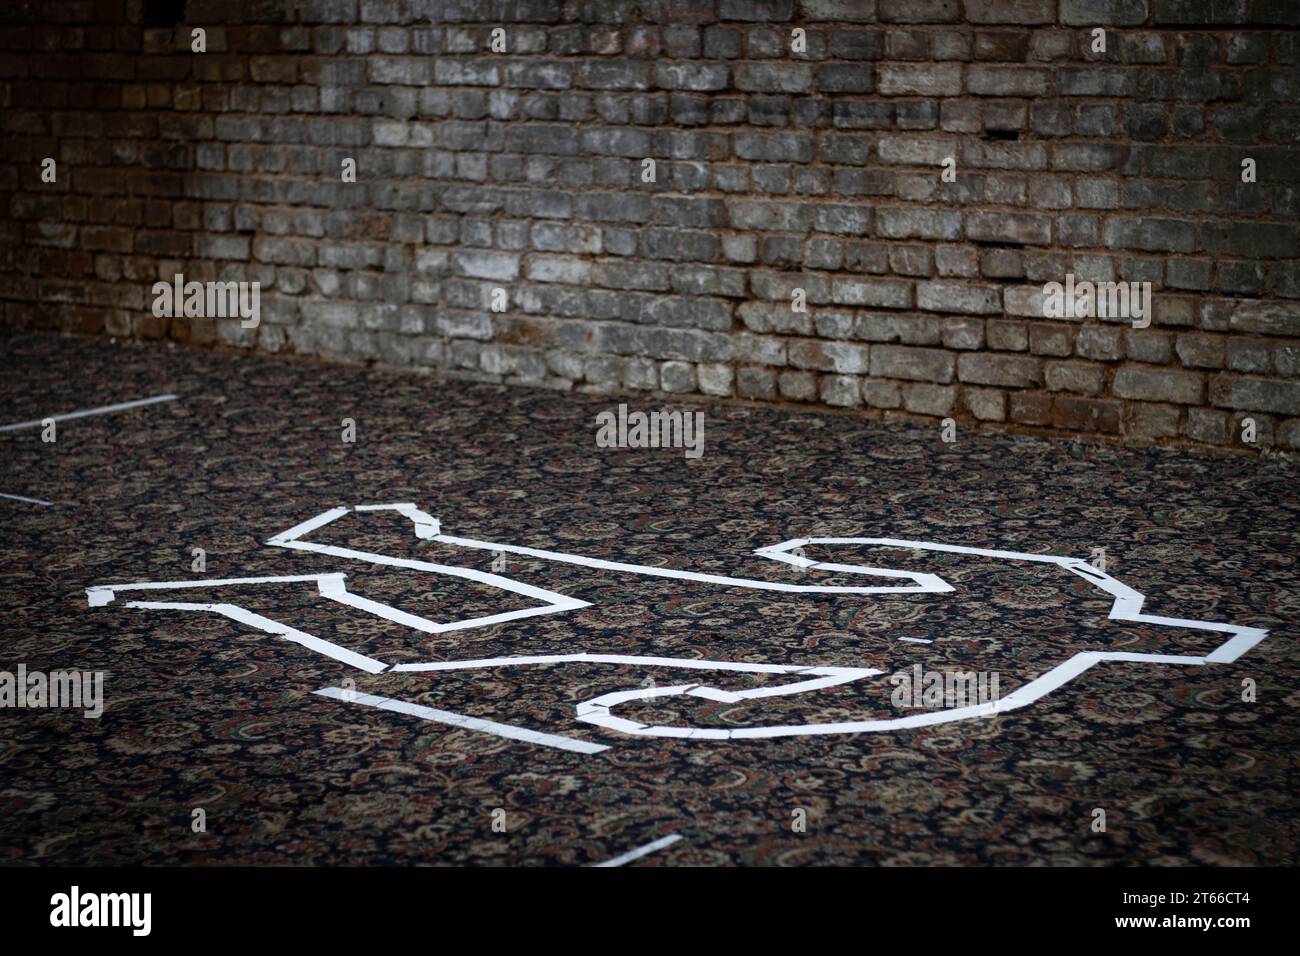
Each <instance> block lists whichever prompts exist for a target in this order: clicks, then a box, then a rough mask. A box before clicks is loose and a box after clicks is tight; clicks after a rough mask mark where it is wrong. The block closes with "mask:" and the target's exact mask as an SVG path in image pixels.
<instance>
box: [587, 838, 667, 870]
mask: <svg viewBox="0 0 1300 956" xmlns="http://www.w3.org/2000/svg"><path fill="white" fill-rule="evenodd" d="M680 839H681V835H680V834H677V833H674V834H672V835H670V836H666V837H663V838H662V839H659V840H655V841H654V842H653V843H647V844H646V845H645V846H639V847H637V848H636V849H635V850H628V851H627V852H626V853H624V854H623V855H622V856H616V857H614V859H612V860H606V861H605V862H604V863H593V864H592V866H597V867H599V866H622V865H623V864H624V863H631V862H632V861H633V860H639V859H641V857H643V856H646V855H647V854H650V853H653V852H654V851H655V850H662V849H663V848H664V847H666V846H672V845H673V844H674V843H676V842H677V841H678V840H680Z"/></svg>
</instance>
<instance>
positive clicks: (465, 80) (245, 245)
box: [0, 0, 1300, 448]
mask: <svg viewBox="0 0 1300 956" xmlns="http://www.w3.org/2000/svg"><path fill="white" fill-rule="evenodd" d="M181 10H184V12H185V20H184V21H183V22H181V21H180V20H179V19H178V18H179V16H180V12H179V11H181ZM169 15H170V16H173V17H175V18H177V19H175V20H174V22H171V21H168V19H167V18H168V16H169ZM145 16H148V17H149V20H148V22H145V21H144V20H143V19H142V18H143V17H145ZM0 23H2V24H3V30H2V31H0V37H2V39H0V131H2V132H3V136H4V142H5V156H4V159H3V162H0V203H2V204H3V207H4V210H5V214H4V216H3V217H2V218H0V320H2V321H3V322H4V323H5V324H7V325H11V326H21V327H39V328H51V329H59V330H64V331H69V332H77V333H92V334H94V333H99V334H107V335H115V336H131V337H139V338H171V339H174V340H177V341H184V342H188V343H192V344H194V345H199V346H203V345H221V346H224V347H229V348H238V349H245V350H250V351H262V352H285V353H304V354H314V355H322V356H328V357H330V358H334V359H342V360H353V361H380V362H385V363H389V364H399V365H401V364H404V365H417V366H430V367H435V368H438V369H441V370H443V371H445V372H447V373H448V374H451V375H453V376H456V377H461V378H468V379H478V380H493V381H504V382H517V383H531V384H538V385H547V386H550V387H558V388H574V389H581V390H587V391H593V392H613V391H618V390H631V391H642V392H646V391H654V392H665V393H670V394H673V395H690V394H697V395H706V396H735V397H740V398H745V399H752V400H760V401H787V402H807V403H820V404H826V405H832V406H836V407H842V408H858V409H865V411H859V414H872V415H881V414H890V415H894V414H910V415H917V416H927V417H931V418H942V417H948V416H954V417H957V418H959V419H962V420H964V421H967V422H970V423H978V422H1009V423H1011V424H1012V425H1014V426H1018V427H1026V428H1046V429H1061V430H1068V431H1070V432H1087V433H1097V434H1114V435H1120V436H1122V437H1124V438H1125V439H1128V440H1132V441H1143V442H1165V441H1190V442H1196V443H1204V444H1213V445H1223V446H1231V447H1241V442H1240V434H1241V430H1242V422H1243V420H1244V419H1246V418H1250V419H1252V421H1254V422H1255V425H1256V427H1257V429H1258V431H1259V434H1260V435H1261V443H1260V447H1263V446H1264V445H1269V444H1271V445H1278V446H1281V447H1286V448H1295V447H1297V446H1298V445H1300V228H1297V223H1298V222H1300V4H1295V3H1289V2H1283V0H1213V2H1211V0H854V2H849V0H698V2H692V3H658V2H656V3H648V4H647V3H635V2H633V0H608V2H603V3H600V4H591V3H568V4H565V3H558V2H556V3H496V4H473V3H465V2H461V0H420V2H418V3H405V2H403V3H398V2H392V3H389V2H369V0H365V2H357V0H300V2H295V3H275V2H267V3H257V4H238V3H225V2H216V0H212V2H202V3H200V2H197V0H196V2H191V3H190V4H188V5H184V4H167V3H128V4H120V3H103V4H92V3H52V4H34V3H28V4H11V5H7V6H6V7H5V8H4V10H3V11H0ZM1096 26H1099V27H1102V28H1103V29H1104V31H1105V37H1106V41H1107V48H1106V50H1105V51H1104V52H1098V51H1094V50H1093V49H1092V41H1093V32H1092V28H1093V27H1096ZM195 27H203V28H204V29H205V30H206V31H207V52H204V53H194V52H191V49H190V39H191V38H190V30H191V29H193V28H195ZM497 28H500V29H501V30H503V31H504V35H505V42H506V49H505V51H504V52H495V51H493V50H492V49H491V47H490V43H491V33H492V31H493V30H494V29H497ZM794 30H801V31H803V33H802V37H803V40H804V41H805V44H806V45H805V47H803V48H802V49H801V50H799V51H797V52H796V51H795V50H793V49H792V46H791V39H792V31H794ZM46 157H50V158H53V159H55V160H57V179H56V180H55V181H54V182H47V181H44V180H43V179H42V176H41V168H42V167H41V164H42V160H44V159H45V158H46ZM345 160H352V161H354V162H355V165H356V182H343V181H342V179H341V176H340V172H341V168H342V164H343V163H344V161H345ZM646 160H653V167H654V168H653V175H650V174H649V173H648V172H647V166H648V165H649V164H647V163H646V162H645V161H646ZM1245 160H1251V161H1253V163H1254V165H1255V173H1256V175H1255V181H1253V182H1244V181H1243V179H1242V165H1243V161H1245ZM945 167H948V168H949V169H950V171H951V172H952V173H955V177H954V176H951V175H950V176H944V175H943V173H944V170H945ZM177 272H183V273H184V274H185V276H186V277H187V278H188V279H198V280H201V281H204V280H209V279H220V280H224V281H250V282H251V281H256V282H259V283H261V287H262V322H261V325H260V326H259V327H258V328H256V329H244V328H241V327H240V325H239V323H238V321H237V320H226V319H214V318H208V317H202V316H189V317H186V316H176V317H172V318H168V317H157V316H154V315H153V314H152V312H151V308H150V305H151V301H152V294H151V291H150V290H151V286H152V284H153V283H154V282H155V281H157V280H158V279H159V278H164V279H170V278H171V277H172V276H173V275H174V274H175V273H177ZM1067 275H1073V276H1074V277H1075V279H1076V280H1078V281H1084V280H1088V281H1092V282H1109V281H1122V282H1149V283H1150V284H1151V287H1152V292H1153V306H1154V308H1153V311H1154V316H1153V317H1148V318H1150V319H1151V322H1150V325H1149V327H1140V328H1133V327H1131V322H1130V320H1129V319H1128V318H1126V317H1122V316H1115V315H1105V316H1100V317H1094V316H1093V315H1083V316H1072V315H1065V316H1059V317H1053V316H1051V315H1048V314H1046V313H1045V311H1044V309H1045V303H1046V302H1047V295H1046V289H1045V285H1046V284H1047V283H1051V282H1064V281H1065V280H1066V276H1067ZM502 295H503V296H504V311H497V310H494V309H493V300H494V297H500V296H502ZM1143 324H1145V323H1143Z"/></svg>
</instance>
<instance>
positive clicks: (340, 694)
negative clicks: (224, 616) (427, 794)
mask: <svg viewBox="0 0 1300 956" xmlns="http://www.w3.org/2000/svg"><path fill="white" fill-rule="evenodd" d="M312 693H314V694H319V695H320V696H321V697H328V698H330V699H331V700H340V701H343V702H344V703H345V704H362V705H364V706H366V707H377V708H378V709H380V710H391V711H393V712H394V713H397V714H409V715H410V716H412V717H419V718H420V719H421V720H431V721H433V722H434V723H437V724H449V725H451V726H452V727H462V728H464V729H465V730H478V731H482V732H483V733H485V734H492V735H493V736H496V737H506V738H509V739H510V740H521V741H523V742H524V743H529V744H537V745H538V746H541V747H554V748H555V749H556V750H570V751H573V752H574V753H580V754H598V753H600V752H601V751H602V750H608V749H609V748H608V747H607V746H605V745H604V744H593V743H590V742H589V741H586V740H578V739H577V738H576V737H562V736H560V735H559V734H544V733H541V732H540V731H536V730H528V729H527V728H525V727H515V726H512V725H510V724H499V723H497V722H496V721H495V720H483V719H482V718H480V717H469V716H467V715H465V714H453V713H452V712H451V711H449V710H435V709H434V708H432V707H425V706H424V705H423V704H412V703H410V702H409V701H404V700H393V699H392V698H391V697H376V696H375V695H374V694H361V693H358V692H357V691H349V690H345V689H344V688H342V687H322V688H321V689H320V690H317V691H313V692H312Z"/></svg>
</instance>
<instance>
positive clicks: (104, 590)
mask: <svg viewBox="0 0 1300 956" xmlns="http://www.w3.org/2000/svg"><path fill="white" fill-rule="evenodd" d="M354 510H355V511H357V512H365V511H396V512H398V513H400V514H402V515H404V516H405V517H407V518H409V519H410V520H411V522H412V524H413V525H414V531H415V536H416V537H417V538H420V539H422V540H428V541H437V542H440V543H443V544H449V545H455V546H457V547H463V548H474V549H479V550H484V551H491V552H494V553H497V552H510V553H512V554H519V555H525V556H528V557H533V558H539V559H542V560H546V561H557V562H561V563H566V564H577V565H581V566H583V567H588V568H599V569H603V570H609V571H617V572H623V573H628V574H639V575H647V576H653V577H666V578H675V579H677V580H683V581H696V582H701V583H707V584H716V585H721V586H724V587H739V588H747V589H754V590H764V591H781V592H793V593H804V594H810V593H812V594H913V593H929V594H943V593H947V592H950V591H952V590H953V588H952V586H951V585H949V584H948V583H947V582H945V581H944V580H943V579H942V578H940V577H938V576H937V575H933V574H924V573H917V572H911V571H899V570H894V569H890V568H875V567H867V566H863V565H852V564H833V563H828V562H820V561H811V560H809V559H807V558H805V557H803V556H802V554H801V553H798V552H801V551H802V549H803V548H804V547H807V546H808V545H838V544H852V545H876V546H881V547H892V548H905V549H912V550H921V551H941V552H948V553H953V554H969V555H978V556H982V557H989V558H996V559H999V560H1005V561H1034V562H1039V563H1046V564H1055V565H1058V566H1059V567H1061V568H1064V569H1065V570H1066V571H1069V572H1070V573H1071V574H1076V575H1078V576H1079V577H1082V578H1083V579H1084V580H1086V581H1087V582H1088V583H1089V584H1092V585H1094V586H1096V587H1098V588H1100V589H1101V590H1103V591H1105V592H1106V593H1107V594H1109V595H1111V597H1112V598H1113V599H1114V600H1113V603H1112V605H1111V609H1110V614H1109V617H1110V619H1111V620H1115V621H1130V622H1134V623H1141V624H1154V625H1159V626H1162V627H1178V628H1188V629H1192V630H1200V631H1213V632H1217V633H1222V634H1227V635H1229V638H1228V639H1227V640H1226V641H1225V642H1224V643H1222V644H1221V645H1219V646H1218V647H1217V648H1215V649H1214V650H1213V651H1212V652H1210V653H1209V654H1206V655H1204V656H1195V655H1179V654H1141V653H1133V652H1127V651H1082V652H1080V653H1078V654H1075V655H1074V656H1073V657H1071V658H1070V659H1068V660H1067V661H1065V662H1064V663H1061V664H1058V665H1057V666H1056V667H1053V668H1052V669H1051V670H1048V671H1047V672H1045V673H1043V674H1042V675H1040V676H1039V677H1037V678H1035V679H1033V680H1031V681H1029V682H1028V683H1026V684H1024V685H1022V686H1021V687H1019V688H1017V689H1016V690H1014V691H1012V692H1011V693H1010V694H1007V695H1006V696H1005V697H1001V698H999V699H998V700H995V701H989V702H987V703H981V704H973V705H970V706H965V707H953V708H949V709H947V710H936V711H925V712H922V713H916V714H910V715H908V716H905V717H894V718H883V719H874V720H855V721H841V722H837V723H820V724H792V725H781V726H754V727H737V728H728V729H720V728H704V727H670V726H652V725H648V724H643V723H640V722H638V721H633V720H627V719H624V718H621V717H617V716H615V715H614V714H613V713H612V712H611V711H612V709H613V708H615V707H617V706H619V705H620V704H627V703H629V702H631V701H636V700H649V699H652V698H658V697H672V696H679V695H685V696H691V697H699V698H704V699H707V700H713V701H719V702H723V703H740V702H742V701H746V700H761V699H763V698H766V697H775V696H782V695H787V694H798V693H806V692H809V691H814V690H820V689H823V688H826V687H831V686H835V685H837V684H844V683H849V682H852V681H856V680H861V679H863V678H866V677H874V676H878V675H880V674H882V673H884V672H883V671H880V670H877V669H874V668H860V667H815V666H804V665H783V664H746V663H738V662H731V661H707V660H694V659H690V658H673V657H648V656H640V655H625V654H592V653H586V652H583V653H577V654H547V655H534V656H514V657H491V658H482V659H478V660H467V661H433V662H426V663H407V664H397V665H391V666H390V665H388V664H385V663H383V662H381V661H378V660H375V659H374V658H371V657H367V656H365V655H363V654H358V653H356V652H354V651H350V650H348V649H346V648H343V647H340V646H339V645H337V644H334V643H332V642H330V641H326V640H323V639H321V638H318V637H314V636H312V635H310V634H307V633H304V632H302V631H299V630H296V629H294V628H292V627H288V626H287V625H284V624H281V623H279V622H277V621H273V620H271V619H269V618H266V617H263V616H261V615H259V614H255V613H253V612H252V611H249V610H246V609H245V608H242V607H239V606H238V605H234V604H226V603H217V604H201V603H185V602H173V601H148V600H131V601H127V602H126V603H125V606H126V607H130V608H147V609H162V610H184V611H207V612H211V613H216V614H221V615H224V616H225V617H228V618H231V619H232V620H235V621H238V622H240V623H242V624H245V625H248V626H249V627H253V628H256V629H258V630H261V631H264V632H266V633H268V634H275V635H277V636H279V637H282V638H284V639H286V640H289V641H293V642H294V643H297V644H301V645H302V646H304V647H308V648H310V649H311V650H314V651H317V652H319V653H321V654H324V655H326V656H328V657H331V658H333V659H335V660H337V661H340V662H342V663H345V664H348V665H349V666H352V667H356V668H358V669H360V670H363V671H366V672H367V673H372V674H378V673H381V672H385V671H389V672H442V671H451V670H473V669H483V668H494V667H521V666H533V665H540V664H561V663H570V662H591V663H608V664H638V665H644V666H658V667H670V668H683V669H691V670H712V671H730V672H740V673H768V674H789V675H793V676H799V677H802V678H804V679H803V680H799V681H796V682H794V683H789V684H782V685H778V686H773V687H764V688H759V689H755V690H746V691H735V692H733V691H726V690H720V689H718V688H715V687H709V686H705V685H701V684H677V685H673V686H669V687H650V688H638V689H634V690H624V691H617V692H615V693H610V694H604V695H601V696H599V697H595V698H593V699H591V700H588V701H584V702H582V703H580V704H578V706H577V709H576V714H575V716H576V717H577V719H578V720H580V721H583V722H585V723H588V724H593V725H595V726H598V727H603V728H606V729H608V730H614V731H618V732H620V733H624V734H631V735H634V736H647V737H677V738H683V739H692V740H744V739H753V738H764V737H790V736H811V735H819V734H855V733H879V732H885V731H893V730H905V729H909V728H914V727H925V726H931V725H934V724H943V723H950V722H953V721H958V720H971V719H975V718H982V717H993V716H996V715H998V714H1002V713H1006V712H1008V711H1012V710H1017V709H1019V708H1021V707H1024V706H1026V705H1028V704H1031V703H1033V702H1034V701H1036V700H1040V699H1041V698H1043V697H1045V696H1046V695H1047V694H1049V693H1051V692H1052V691H1054V690H1056V689H1057V688H1059V687H1061V686H1062V685H1064V684H1066V683H1068V682H1069V681H1071V680H1073V679H1074V678H1075V677H1078V676H1079V675H1080V674H1082V673H1083V672H1084V671H1086V670H1088V669H1089V668H1091V667H1092V666H1093V665H1095V664H1098V663H1101V662H1102V661H1127V662H1145V663H1155V664H1183V665H1204V664H1226V663H1231V662H1232V661H1235V660H1237V658H1239V657H1241V655H1242V654H1244V653H1246V652H1247V651H1248V650H1250V649H1251V648H1252V647H1254V646H1255V645H1256V644H1258V643H1259V642H1260V641H1261V640H1263V639H1264V638H1265V637H1266V636H1267V635H1268V631H1267V630H1263V629H1260V628H1253V627H1242V626H1240V625H1236V624H1226V623H1217V622H1212V621H1195V620H1188V619H1185V618H1174V617H1163V616H1159V615H1151V614H1143V613H1142V605H1143V603H1144V602H1145V597H1144V596H1143V595H1142V594H1141V593H1139V592H1138V591H1135V590H1133V589H1132V588H1130V587H1129V586H1128V585H1126V584H1123V583H1122V582H1120V581H1117V580H1116V579H1115V578H1113V577H1111V576H1110V575H1109V574H1106V573H1105V572H1104V571H1100V570H1098V569H1097V568H1095V567H1093V566H1092V565H1090V564H1088V563H1087V562H1086V561H1084V560H1083V559H1081V558H1070V557H1058V556H1055V555H1044V554H1028V553H1025V552H1019V551H1000V550H994V549H989V548H970V547H965V546H962V545H950V544H935V543H932V542H928V541H912V540H906V539H898V538H826V537H813V538H793V539H791V540H789V541H783V542H781V543H780V544H774V545H770V546H768V547H765V548H758V549H756V550H755V551H754V554H755V555H757V556H759V557H763V558H770V559H772V560H774V561H781V562H784V563H786V564H790V565H793V566H794V567H797V568H800V569H803V570H819V571H830V572H837V573H842V574H864V575H873V576H877V577H885V578H893V579H906V580H908V581H910V583H909V584H906V585H902V584H900V585H877V586H861V587H853V586H844V585H816V584H788V583H785V582H779V581H761V580H757V579H753V578H735V577H729V576H725V575H717V574H702V573H699V572H695V571H681V570H677V569H674V568H657V567H652V566H649V565H643V564H624V563H621V562H617V561H606V560H603V559H601V558H590V557H586V556H584V555H578V554H568V553H566V552H562V551H547V550H542V549H538V548H526V547H520V546H517V545H509V544H500V543H496V542H490V541H480V540H478V539H475V538H461V537H456V536H453V535H444V534H442V530H441V525H440V523H439V521H438V519H437V518H435V517H433V516H432V515H430V514H428V513H427V512H425V511H423V510H421V509H420V508H417V507H416V506H415V505H413V504H410V503H405V502H403V503H394V504H374V505H357V506H356V507H355V508H354V509H351V508H347V507H338V508H333V509H331V510H329V511H326V512H323V513H321V514H319V515H317V516H316V517H314V518H311V519H309V520H307V521H304V522H302V523H301V524H299V525H296V526H295V527H293V528H290V529H289V530H288V531H284V532H282V533H280V534H278V535H276V536H275V537H273V538H271V539H270V540H269V541H267V544H268V545H272V546H274V547H281V548H292V549H295V550H299V551H309V552H313V553H316V554H324V555H328V556H330V557H335V558H344V559H348V560H356V561H365V562H368V563H370V564H379V565H386V566H388V567H397V568H406V569H409V570H415V571H426V572H429V573H432V574H445V575H449V576H452V577H458V578H464V579H466V580H471V581H476V582H478V583H481V584H486V585H489V586H492V587H497V588H500V589H502V590H504V591H509V592H512V593H515V594H520V595H524V596H526V597H530V598H533V599H535V600H537V601H539V602H541V603H540V604H539V606H537V607H532V608H525V609H522V610H517V611H508V612H504V613H501V614H492V615H488V616H485V617H477V618H470V619H466V620H462V621H453V622H450V623H439V622H436V621H431V620H429V619H427V618H423V617H420V616H418V615H414V614H409V613H407V612H405V611H402V610H399V609H397V608H394V607H391V606H389V605H387V604H382V603H379V602H376V601H371V600H369V599H367V598H363V597H360V596H358V595H355V594H351V593H349V592H348V590H347V586H346V584H345V582H344V578H345V575H344V574H343V573H342V572H337V571H331V572H323V573H319V574H305V575H290V576H281V577H254V578H225V579H216V580H213V579H207V580H195V581H170V582H145V583H140V584H104V585H95V586H93V587H89V588H87V589H86V595H87V599H88V602H89V604H90V605H91V606H92V607H100V606H104V605H107V604H110V603H112V602H113V601H114V600H116V598H117V596H118V593H119V592H124V591H154V590H177V589H184V588H208V587H221V586H225V585H240V584H267V583H286V582H295V581H314V582H316V585H317V589H318V590H319V592H320V594H321V596H322V597H325V598H327V599H329V600H332V601H338V602H339V603H341V604H346V605H349V606H351V607H355V608H358V609H359V610H363V611H366V612H368V613H371V614H374V615H376V616H378V617H381V618H383V619H385V620H388V621H393V622H395V623H398V624H402V625H404V626H407V627H411V628H413V629H415V630H417V631H422V632H424V633H428V634H441V633H445V632H447V631H453V630H461V629H466V628H476V627H485V626H488V625H491V624H500V623H503V622H506V621H511V620H517V619H520V618H526V617H532V616H535V615H539V614H553V613H557V612H560V611H571V610H577V609H579V608H584V607H589V606H590V602H588V601H583V600H579V599H578V598H573V597H569V596H568V595H564V594H559V593H557V592H555V591H548V590H546V589H545V588H539V587H534V586H533V585H529V584H525V583H523V582H521V581H516V580H514V579H513V578H507V577H504V576H502V575H498V574H491V573H488V572H484V571H478V570H475V569H473V568H463V567H456V566H453V565H443V564H435V563H432V562H429V561H417V560H414V559H409V558H395V557H391V556H389V555H384V554H378V553H375V552H369V551H356V550H353V549H351V548H342V547H337V546H335V545H326V544H317V543H314V542H311V541H305V540H302V538H303V536H304V535H306V534H308V533H310V532H312V531H315V530H317V529H318V528H321V527H324V526H325V525H327V524H330V523H332V522H334V521H337V520H338V519H339V518H342V517H343V516H345V515H347V514H348V513H349V512H351V511H354ZM316 693H317V694H321V695H323V696H326V697H331V698H334V699H341V700H348V699H353V698H354V697H355V695H353V694H349V692H347V691H346V690H344V689H343V688H338V687H327V688H322V689H321V690H318V691H316ZM362 696H366V695H362ZM374 700H387V699H386V698H374ZM363 702H365V703H370V702H371V701H370V699H369V698H367V700H366V701H363ZM389 703H393V702H391V701H390V702H389ZM388 709H398V708H396V707H389V708H388ZM601 749H604V748H601Z"/></svg>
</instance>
